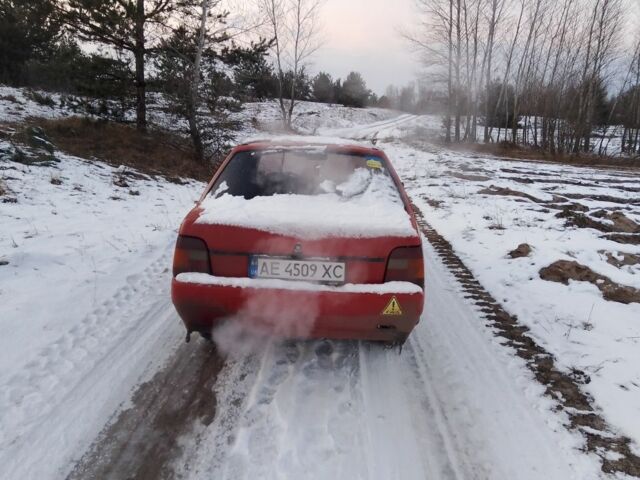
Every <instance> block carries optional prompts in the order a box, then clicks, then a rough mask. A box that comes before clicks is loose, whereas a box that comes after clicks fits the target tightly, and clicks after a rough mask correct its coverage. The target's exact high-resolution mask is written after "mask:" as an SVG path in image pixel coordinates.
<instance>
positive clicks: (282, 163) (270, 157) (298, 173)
mask: <svg viewBox="0 0 640 480" xmlns="http://www.w3.org/2000/svg"><path fill="white" fill-rule="evenodd" d="M374 179H376V180H383V181H384V183H385V184H387V185H392V186H393V188H394V189H395V185H394V183H393V180H392V179H391V177H390V175H389V172H388V170H387V168H386V164H385V162H384V160H383V159H382V158H381V157H378V156H373V155H358V154H354V153H337V152H331V151H327V150H326V149H325V148H308V149H305V148H295V149H288V148H280V149H268V150H253V151H244V152H238V153H237V154H236V155H234V157H233V158H232V159H231V161H230V162H229V163H228V164H227V166H226V168H225V169H224V171H223V172H222V174H221V175H220V177H218V179H217V180H216V182H215V184H214V185H213V188H212V189H211V195H213V196H214V197H218V196H221V195H224V194H228V195H232V196H238V197H244V198H246V199H251V198H254V197H260V196H272V195H280V194H294V195H322V194H327V193H334V194H338V195H340V196H342V197H353V196H357V195H360V194H362V193H364V192H365V191H367V190H368V189H369V188H370V186H371V184H372V183H378V181H376V182H374V181H373V180H374ZM385 180H386V181H385Z"/></svg>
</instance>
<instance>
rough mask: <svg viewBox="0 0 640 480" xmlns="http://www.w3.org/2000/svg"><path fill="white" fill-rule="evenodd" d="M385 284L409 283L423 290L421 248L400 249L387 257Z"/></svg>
mask: <svg viewBox="0 0 640 480" xmlns="http://www.w3.org/2000/svg"><path fill="white" fill-rule="evenodd" d="M384 281H385V282H393V281H400V282H411V283H415V284H416V285H418V286H419V287H420V288H424V258H423V257H422V247H421V246H417V247H400V248H396V249H395V250H393V251H392V252H391V255H389V261H388V262H387V273H386V275H385V277H384Z"/></svg>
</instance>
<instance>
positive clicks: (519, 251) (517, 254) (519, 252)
mask: <svg viewBox="0 0 640 480" xmlns="http://www.w3.org/2000/svg"><path fill="white" fill-rule="evenodd" d="M531 251H532V248H531V245H529V244H528V243H521V244H520V245H518V247H517V248H515V249H514V250H511V251H510V252H509V254H508V255H509V256H510V257H511V258H522V257H528V256H529V255H531Z"/></svg>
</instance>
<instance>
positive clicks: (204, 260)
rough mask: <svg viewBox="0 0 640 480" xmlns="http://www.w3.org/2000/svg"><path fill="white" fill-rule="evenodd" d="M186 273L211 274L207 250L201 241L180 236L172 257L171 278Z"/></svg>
mask: <svg viewBox="0 0 640 480" xmlns="http://www.w3.org/2000/svg"><path fill="white" fill-rule="evenodd" d="M186 272H198V273H209V274H211V264H210V263H209V250H208V249H207V244H206V243H205V242H204V241H203V240H201V239H199V238H195V237H185V236H182V235H180V236H179V237H178V241H177V242H176V251H175V253H174V255H173V276H174V277H175V276H176V275H179V274H180V273H186Z"/></svg>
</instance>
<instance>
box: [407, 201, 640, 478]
mask: <svg viewBox="0 0 640 480" xmlns="http://www.w3.org/2000/svg"><path fill="white" fill-rule="evenodd" d="M413 208H414V211H415V212H416V215H417V216H418V224H419V226H420V228H421V230H422V232H423V233H424V234H425V236H426V238H427V240H428V241H429V243H430V244H431V245H432V246H433V248H434V249H435V250H436V252H437V253H438V255H439V256H440V258H441V259H442V261H443V263H444V264H445V265H447V267H448V268H449V269H450V270H451V272H452V273H453V275H454V276H455V277H456V279H457V280H458V281H459V283H460V285H461V287H462V290H463V292H464V293H465V297H466V298H467V299H468V300H469V301H471V302H473V303H474V304H475V305H476V306H477V307H478V308H479V309H480V311H481V312H482V314H483V315H484V317H485V318H486V319H487V321H488V322H489V326H490V327H491V328H493V329H494V332H495V334H496V335H497V336H499V337H502V338H504V339H505V340H506V341H505V342H504V343H505V345H507V346H510V347H512V348H513V349H514V350H515V353H516V355H518V356H519V357H520V358H522V359H523V360H524V361H525V362H526V365H527V367H528V368H529V369H530V370H531V372H532V373H533V375H534V376H535V378H536V380H537V381H538V382H540V383H541V384H542V385H544V386H546V394H547V395H548V396H549V397H551V398H553V399H554V401H555V402H557V405H558V407H557V408H558V410H563V411H564V412H565V413H566V415H567V416H568V418H569V424H568V425H567V427H568V428H569V429H571V430H577V431H579V432H580V433H581V434H582V436H583V437H584V438H585V446H584V449H585V451H586V452H589V453H593V454H595V455H597V456H598V457H599V458H600V459H601V462H602V470H603V471H604V472H606V473H618V472H620V473H625V474H627V475H630V476H640V456H638V455H637V454H636V453H634V450H633V449H632V447H630V444H631V440H630V439H629V438H627V437H623V436H620V435H618V434H617V433H615V431H614V430H613V429H612V428H611V427H610V426H609V425H608V424H607V422H606V420H605V419H604V418H603V417H602V416H601V415H600V414H599V413H598V412H597V410H596V407H595V406H594V401H593V398H592V397H591V396H590V395H589V394H587V393H586V392H584V391H583V390H582V388H581V387H580V384H584V383H589V382H590V378H589V377H588V375H586V374H585V373H584V372H581V371H577V370H575V369H573V370H570V371H568V372H564V371H561V370H560V369H558V367H557V366H556V364H555V359H554V357H553V355H551V354H550V353H549V352H547V351H546V350H545V349H544V348H543V347H541V346H540V345H538V344H537V343H536V342H535V340H534V339H533V338H532V337H531V336H530V335H529V333H528V332H529V329H528V328H527V327H526V326H525V325H522V324H520V323H519V322H518V319H517V317H515V316H514V315H510V314H509V313H508V312H507V311H506V310H505V309H504V308H503V307H502V306H501V305H500V304H499V303H498V302H497V301H496V300H495V299H494V298H493V296H491V294H490V293H489V292H487V291H486V290H485V289H484V287H483V286H482V285H481V284H480V283H479V282H478V281H477V280H476V279H475V277H474V276H473V273H471V271H470V270H469V269H468V268H467V267H466V265H465V264H464V263H463V262H462V260H460V258H459V257H458V256H457V255H456V254H455V252H454V250H453V247H452V246H451V244H450V243H449V242H448V241H447V240H446V239H445V238H444V237H443V236H442V235H440V234H439V233H438V232H437V231H436V230H434V229H433V227H431V226H430V225H429V224H428V223H427V222H426V221H425V220H424V217H423V216H422V213H421V212H420V209H418V208H417V207H416V206H415V205H413Z"/></svg>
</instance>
